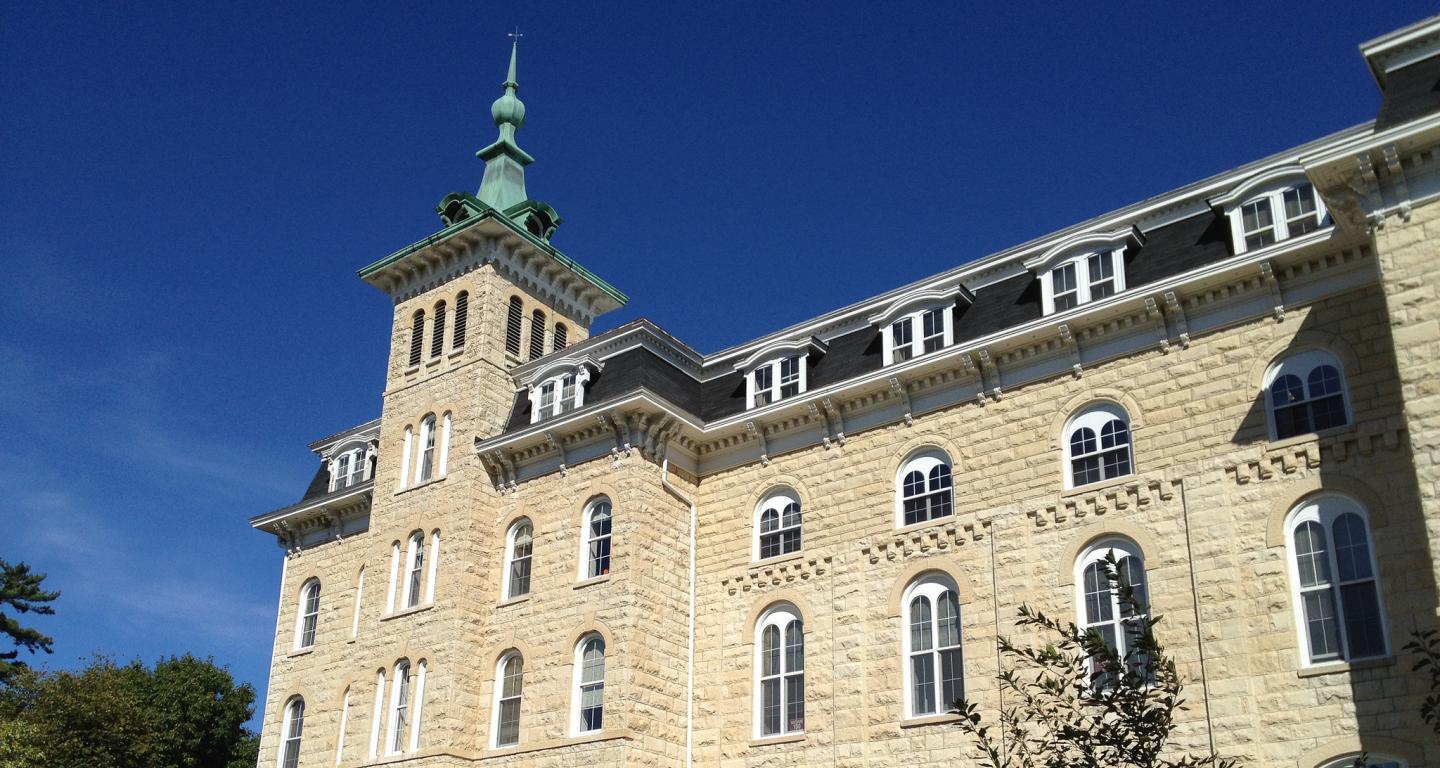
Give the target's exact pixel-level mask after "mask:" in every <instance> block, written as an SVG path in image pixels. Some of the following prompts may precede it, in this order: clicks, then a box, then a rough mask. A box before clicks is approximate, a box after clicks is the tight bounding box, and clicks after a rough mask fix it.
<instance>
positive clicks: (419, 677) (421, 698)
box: [406, 661, 426, 752]
mask: <svg viewBox="0 0 1440 768" xmlns="http://www.w3.org/2000/svg"><path fill="white" fill-rule="evenodd" d="M425 666H426V664H425V662H423V661H422V662H420V667H419V670H418V671H417V672H416V674H415V685H414V688H415V690H414V691H412V692H411V694H410V701H411V704H410V745H409V748H408V749H407V750H406V751H407V752H414V751H416V750H418V749H420V719H421V717H422V716H423V715H424V712H425Z"/></svg>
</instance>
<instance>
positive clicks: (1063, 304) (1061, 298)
mask: <svg viewBox="0 0 1440 768" xmlns="http://www.w3.org/2000/svg"><path fill="white" fill-rule="evenodd" d="M1079 304H1080V299H1079V295H1078V294H1075V293H1066V294H1059V295H1056V296H1055V311H1056V312H1063V311H1065V310H1067V309H1072V308H1074V307H1076V306H1078V305H1079Z"/></svg>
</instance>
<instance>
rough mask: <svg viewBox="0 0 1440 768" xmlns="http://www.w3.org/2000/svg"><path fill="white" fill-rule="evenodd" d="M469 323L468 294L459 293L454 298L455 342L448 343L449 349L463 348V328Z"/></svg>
mask: <svg viewBox="0 0 1440 768" xmlns="http://www.w3.org/2000/svg"><path fill="white" fill-rule="evenodd" d="M469 322H470V294H469V293H467V292H465V291H461V292H460V295H459V296H456V297H455V340H454V341H452V342H450V348H451V349H460V348H461V347H463V346H465V326H466V325H468V324H469Z"/></svg>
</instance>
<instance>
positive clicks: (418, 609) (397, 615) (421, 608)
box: [380, 603, 435, 621]
mask: <svg viewBox="0 0 1440 768" xmlns="http://www.w3.org/2000/svg"><path fill="white" fill-rule="evenodd" d="M434 607H435V604H434V603H425V604H424V605H417V606H415V607H414V608H404V609H401V610H398V611H396V612H394V613H392V614H390V615H389V616H381V617H380V620H381V621H394V620H395V619H402V618H404V617H406V616H413V615H414V614H417V613H423V612H425V611H428V610H430V609H431V608H434Z"/></svg>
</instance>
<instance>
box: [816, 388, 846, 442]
mask: <svg viewBox="0 0 1440 768" xmlns="http://www.w3.org/2000/svg"><path fill="white" fill-rule="evenodd" d="M820 407H821V408H823V409H825V421H826V423H827V424H830V425H831V432H832V433H833V434H834V435H835V441H836V442H838V443H840V445H842V446H843V445H845V418H844V417H843V416H841V415H840V409H839V408H837V407H835V403H834V401H832V400H831V399H830V398H828V397H827V398H824V399H822V400H821V401H820Z"/></svg>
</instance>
